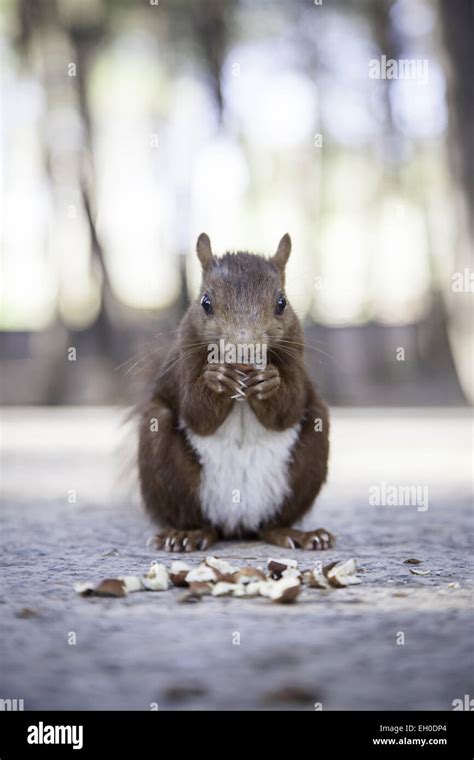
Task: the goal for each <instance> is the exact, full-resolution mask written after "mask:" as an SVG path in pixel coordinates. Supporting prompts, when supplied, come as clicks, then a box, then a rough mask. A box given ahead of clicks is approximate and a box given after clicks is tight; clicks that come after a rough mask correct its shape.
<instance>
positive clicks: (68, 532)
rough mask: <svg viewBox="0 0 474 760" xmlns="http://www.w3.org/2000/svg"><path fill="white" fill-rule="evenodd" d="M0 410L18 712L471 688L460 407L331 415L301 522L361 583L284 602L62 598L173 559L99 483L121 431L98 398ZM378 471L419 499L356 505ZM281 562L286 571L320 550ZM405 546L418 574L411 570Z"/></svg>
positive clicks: (235, 554)
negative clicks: (325, 536) (321, 463)
mask: <svg viewBox="0 0 474 760" xmlns="http://www.w3.org/2000/svg"><path fill="white" fill-rule="evenodd" d="M2 418H3V425H2V428H3V453H2V483H3V495H4V504H3V507H2V550H1V567H2V573H1V576H2V590H1V597H0V611H1V620H2V622H1V639H0V655H1V676H2V678H1V687H0V698H3V699H8V698H12V699H14V698H17V699H23V700H24V707H25V709H27V710H28V709H30V710H34V709H41V708H45V709H75V708H77V709H138V710H148V709H150V707H151V706H153V705H154V704H157V705H158V706H159V709H180V710H181V709H212V710H215V709H284V708H290V709H298V710H313V709H315V708H314V706H315V703H320V704H321V705H322V708H323V709H325V710H333V709H360V710H365V709H387V710H393V709H409V710H411V709H429V710H434V709H439V710H450V709H452V702H453V700H455V699H459V698H461V699H462V698H463V697H464V695H465V694H470V695H471V697H473V696H474V685H473V665H474V647H473V620H472V589H473V578H474V571H473V566H472V543H471V541H472V520H473V513H472V490H471V489H472V464H471V457H472V422H471V419H470V415H469V413H468V412H466V411H462V410H453V409H451V410H424V411H423V410H406V411H403V410H396V409H395V410H394V409H392V410H380V409H379V410H372V411H369V410H358V411H350V410H338V411H335V412H334V413H333V433H332V459H331V478H330V481H329V483H328V485H327V487H326V488H325V490H324V493H323V494H322V495H321V498H320V500H319V503H318V505H317V507H316V509H315V511H314V513H313V514H312V515H311V516H310V517H309V518H308V520H307V521H306V524H307V525H308V526H310V525H311V526H313V527H316V526H317V527H321V526H323V527H325V528H327V529H329V530H331V531H333V532H335V533H336V534H337V535H338V542H337V546H336V548H335V549H333V550H331V551H329V552H326V553H325V554H324V560H325V561H326V560H327V561H330V560H332V559H345V558H349V557H354V558H355V559H356V561H357V564H358V566H359V568H360V576H361V578H362V580H363V583H362V584H361V585H360V586H354V587H351V588H348V589H341V590H335V591H333V592H331V593H330V594H328V595H325V594H323V593H321V592H319V591H317V590H313V589H308V590H305V591H304V593H303V594H302V596H301V597H300V600H299V601H298V602H297V603H296V604H295V605H292V606H282V605H276V604H273V603H271V602H269V601H268V600H266V599H251V600H241V599H231V598H220V599H216V598H205V599H203V600H202V601H201V602H199V603H197V604H179V603H178V602H177V596H178V594H179V593H180V592H179V591H177V590H171V591H168V592H164V593H140V594H132V595H130V596H129V597H127V598H125V599H109V598H108V599H102V598H87V599H84V598H81V597H79V596H77V595H76V594H75V593H74V591H73V584H74V583H75V582H76V581H77V580H81V579H84V580H88V579H90V580H100V579H101V578H105V577H113V576H116V575H119V574H141V573H142V572H144V571H145V570H146V569H147V567H148V565H149V563H150V562H151V561H152V560H153V559H156V558H157V557H158V558H159V559H164V560H165V561H166V562H168V561H171V559H172V558H173V557H174V555H164V554H162V553H158V554H157V553H156V552H154V551H152V550H151V549H148V548H147V547H146V538H147V536H148V535H150V534H151V533H152V527H151V526H150V525H149V523H148V522H147V519H146V518H145V517H144V516H143V514H142V513H141V510H140V508H139V505H138V500H137V490H136V484H135V483H134V482H133V479H130V478H128V477H125V478H124V477H118V476H117V473H120V472H122V473H124V472H125V473H126V472H127V471H128V470H129V467H128V464H127V463H128V462H129V461H130V456H131V451H130V448H131V441H130V432H128V433H127V432H126V431H125V441H126V445H124V444H123V442H121V439H122V438H123V434H124V433H123V431H121V428H120V424H119V423H120V419H121V413H120V411H119V410H115V409H112V410H106V409H90V408H85V409H63V410H40V409H34V408H31V409H23V410H4V411H3V413H2ZM382 481H384V482H385V483H387V484H396V485H416V486H419V487H423V488H424V487H425V486H426V488H427V489H428V490H427V491H423V493H424V494H425V496H426V497H427V498H425V499H424V501H423V504H421V503H418V505H412V506H409V505H408V506H381V505H378V506H376V505H371V504H370V503H369V489H370V488H371V487H373V486H374V485H380V484H381V483H382ZM420 493H422V492H421V491H420ZM74 499H75V501H74ZM424 506H427V509H424ZM112 549H116V550H117V552H118V554H116V553H115V552H113V553H112V554H108V552H110V551H111V550H112ZM208 553H211V552H208ZM212 553H213V554H215V555H217V556H220V557H226V558H231V559H232V561H235V563H237V564H242V565H244V564H254V565H255V564H259V563H262V564H263V563H265V561H266V559H267V558H268V557H269V556H274V557H277V556H287V555H288V551H283V550H280V549H277V548H274V547H270V546H267V545H263V544H257V543H245V542H237V543H222V544H219V545H218V546H216V547H215V548H213V549H212ZM203 556H204V555H203V554H202V553H198V554H196V555H192V556H190V557H189V561H190V562H191V563H197V562H198V561H199V560H201V559H202V557H203ZM294 556H295V557H297V558H298V559H299V560H300V565H301V566H303V567H308V566H311V564H312V563H313V561H315V560H317V559H319V558H320V557H321V555H320V554H315V553H312V552H299V551H298V552H295V553H294ZM412 557H415V558H417V559H420V560H421V561H422V563H421V564H420V565H419V566H418V568H421V569H424V570H429V571H430V572H429V575H426V576H415V575H412V574H411V573H410V565H406V564H404V562H403V561H404V560H405V559H408V558H412ZM412 567H413V566H412ZM453 584H454V585H453ZM236 633H238V634H240V644H236V643H234V642H235V641H236V639H237V637H236V636H235V634H236ZM71 634H74V635H75V640H76V643H75V645H74V644H72V643H70V642H71V641H72V640H73V639H74V636H71ZM401 634H403V635H404V642H405V643H404V644H401V643H397V642H401V640H402V639H403V636H401Z"/></svg>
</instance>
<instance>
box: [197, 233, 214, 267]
mask: <svg viewBox="0 0 474 760" xmlns="http://www.w3.org/2000/svg"><path fill="white" fill-rule="evenodd" d="M196 252H197V255H198V259H199V261H200V262H201V265H202V268H203V269H209V268H210V266H211V265H212V262H213V261H214V257H213V255H212V249H211V241H210V240H209V236H208V235H206V233H205V232H201V234H200V235H199V237H198V239H197V243H196Z"/></svg>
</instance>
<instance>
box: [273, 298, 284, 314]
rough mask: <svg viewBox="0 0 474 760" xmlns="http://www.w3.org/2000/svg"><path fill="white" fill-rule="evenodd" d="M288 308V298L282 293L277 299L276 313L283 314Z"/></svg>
mask: <svg viewBox="0 0 474 760" xmlns="http://www.w3.org/2000/svg"><path fill="white" fill-rule="evenodd" d="M285 308H286V298H285V296H284V295H281V296H280V297H279V299H278V301H277V305H276V307H275V314H283V312H284V311H285Z"/></svg>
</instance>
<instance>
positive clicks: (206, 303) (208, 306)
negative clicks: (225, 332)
mask: <svg viewBox="0 0 474 760" xmlns="http://www.w3.org/2000/svg"><path fill="white" fill-rule="evenodd" d="M201 306H202V308H203V309H204V311H205V312H206V314H212V303H211V299H210V298H209V296H208V295H207V293H204V295H203V297H202V298H201Z"/></svg>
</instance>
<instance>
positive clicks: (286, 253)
mask: <svg viewBox="0 0 474 760" xmlns="http://www.w3.org/2000/svg"><path fill="white" fill-rule="evenodd" d="M290 253H291V238H290V236H289V235H288V233H286V235H283V237H282V239H281V240H280V242H279V243H278V248H277V252H276V253H275V255H274V256H273V257H272V259H271V260H272V261H273V263H274V264H275V266H276V267H277V269H278V270H279V272H280V273H281V274H282V275H283V274H284V273H285V266H286V262H287V261H288V259H289V258H290Z"/></svg>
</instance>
